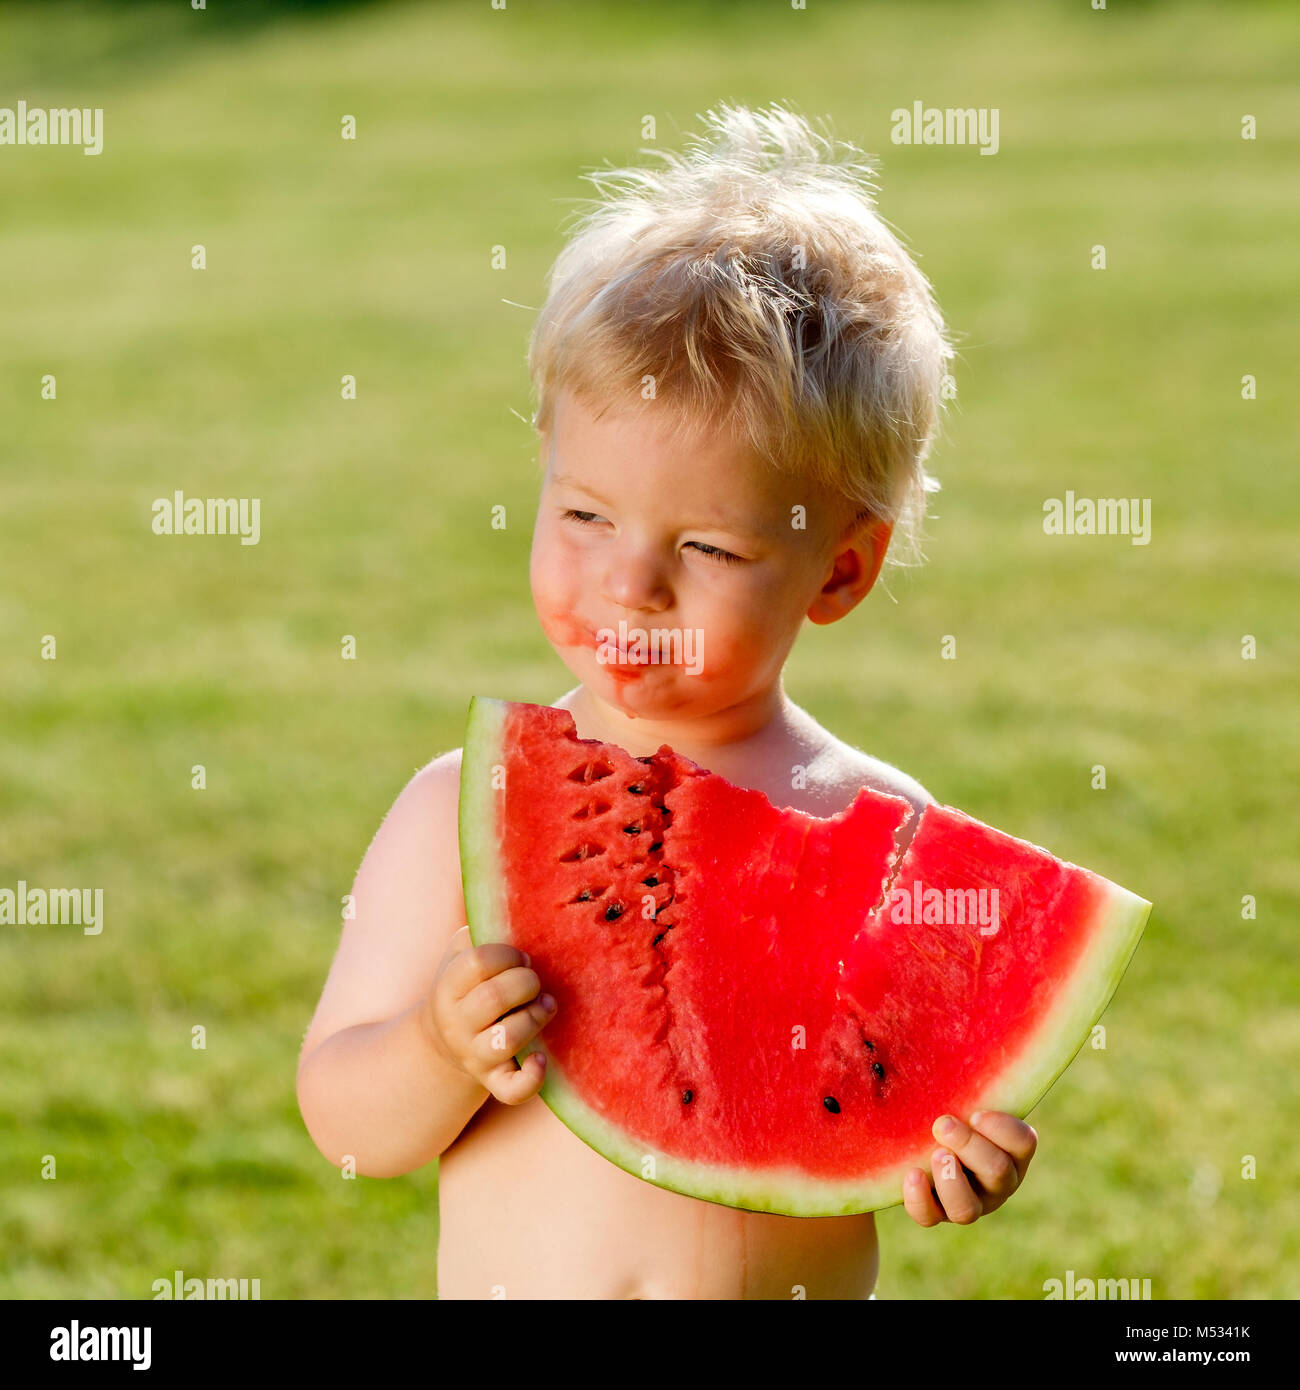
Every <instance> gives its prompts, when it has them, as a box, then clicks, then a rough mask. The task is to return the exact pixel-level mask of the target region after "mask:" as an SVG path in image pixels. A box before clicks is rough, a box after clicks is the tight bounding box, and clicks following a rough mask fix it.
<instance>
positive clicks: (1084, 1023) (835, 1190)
mask: <svg viewBox="0 0 1300 1390" xmlns="http://www.w3.org/2000/svg"><path fill="white" fill-rule="evenodd" d="M508 714H509V705H508V703H507V702H505V701H502V700H491V699H486V698H484V697H482V696H475V697H474V698H473V699H472V700H471V701H470V710H469V720H468V724H467V728H466V735H465V749H464V755H463V760H462V767H461V789H460V813H459V838H460V850H461V859H462V863H463V865H464V868H465V874H464V880H465V911H466V916H467V917H468V918H469V922H468V926H469V929H470V937H471V939H472V940H473V942H474V944H475V945H476V946H481V945H484V944H486V943H488V942H509V940H510V934H509V930H508V923H507V921H506V893H505V881H506V879H505V871H504V866H503V865H502V864H501V863H500V862H499V861H498V856H497V846H498V844H499V834H498V829H499V827H498V823H497V818H498V805H499V798H498V794H497V792H496V791H495V790H494V789H493V769H494V767H496V766H502V767H504V765H505V761H506V749H505V748H504V747H503V739H504V732H505V725H506V720H507V718H508ZM1071 867H1073V866H1071ZM1093 878H1094V880H1095V882H1096V884H1097V888H1098V906H1097V909H1096V911H1095V912H1094V914H1093V918H1092V922H1091V924H1090V925H1089V927H1088V928H1087V929H1088V930H1089V931H1090V937H1091V939H1090V940H1089V943H1088V945H1087V947H1086V948H1085V951H1084V953H1083V955H1082V956H1081V957H1080V959H1079V962H1078V964H1077V965H1076V966H1075V968H1074V970H1073V971H1072V972H1071V973H1072V975H1073V977H1074V978H1075V979H1076V980H1077V982H1078V983H1077V985H1076V987H1075V988H1074V989H1072V990H1063V991H1062V992H1061V994H1060V995H1059V996H1058V998H1057V999H1056V1001H1055V1003H1054V1004H1053V1006H1052V1009H1051V1011H1050V1012H1049V1013H1048V1015H1047V1016H1046V1017H1045V1018H1044V1019H1043V1021H1042V1022H1041V1023H1040V1024H1039V1026H1038V1027H1037V1028H1035V1029H1034V1031H1033V1033H1032V1034H1030V1035H1029V1036H1027V1037H1026V1039H1025V1041H1024V1043H1023V1044H1022V1045H1021V1047H1020V1048H1019V1051H1018V1057H1017V1060H1016V1061H1015V1062H1013V1063H1012V1065H1011V1066H1010V1067H1009V1068H1007V1069H1006V1070H1004V1071H1003V1072H1001V1073H1000V1074H999V1075H998V1077H997V1079H996V1081H995V1082H994V1084H993V1085H992V1086H991V1087H990V1088H989V1089H988V1091H987V1092H986V1093H984V1094H983V1095H981V1096H980V1097H978V1098H977V1099H976V1101H975V1102H974V1103H973V1104H972V1106H971V1111H972V1112H974V1111H978V1110H1002V1111H1007V1112H1008V1113H1010V1114H1013V1115H1017V1116H1020V1117H1021V1118H1023V1117H1024V1116H1026V1115H1028V1114H1029V1112H1030V1111H1031V1110H1032V1109H1033V1108H1034V1106H1036V1105H1037V1104H1038V1102H1039V1101H1040V1100H1042V1098H1043V1097H1044V1096H1045V1095H1046V1094H1047V1092H1048V1091H1049V1090H1050V1089H1051V1087H1052V1085H1053V1084H1054V1083H1055V1082H1056V1081H1057V1079H1058V1078H1059V1077H1060V1076H1061V1075H1062V1074H1063V1073H1064V1072H1065V1070H1066V1068H1067V1067H1068V1066H1069V1065H1070V1063H1071V1062H1072V1061H1073V1060H1074V1058H1075V1056H1077V1054H1078V1053H1079V1052H1080V1050H1081V1049H1082V1048H1083V1046H1084V1044H1085V1043H1086V1042H1087V1040H1088V1036H1089V1034H1090V1032H1091V1030H1092V1028H1093V1026H1094V1025H1095V1024H1096V1023H1097V1021H1098V1020H1099V1019H1100V1018H1101V1016H1102V1014H1103V1013H1104V1012H1105V1010H1106V1006H1107V1005H1108V1004H1109V1003H1110V1000H1111V998H1112V996H1113V995H1114V993H1115V991H1116V989H1117V988H1118V987H1119V982H1120V980H1121V979H1122V978H1123V976H1124V972H1125V970H1126V969H1127V968H1128V964H1129V961H1130V960H1131V959H1132V956H1133V953H1134V951H1135V950H1136V949H1137V944H1138V941H1139V940H1140V939H1141V936H1142V931H1143V929H1144V927H1145V926H1146V922H1147V918H1148V916H1149V915H1150V912H1151V904H1150V903H1149V902H1147V901H1146V899H1144V898H1140V897H1138V896H1137V894H1135V893H1131V892H1129V891H1128V889H1126V888H1122V887H1120V886H1119V884H1116V883H1112V882H1110V881H1109V880H1108V879H1103V878H1101V877H1100V876H1099V875H1093ZM538 1051H540V1052H543V1053H544V1054H545V1055H546V1080H545V1081H544V1082H543V1084H542V1088H541V1091H540V1095H541V1097H542V1100H543V1101H544V1102H545V1103H546V1104H547V1106H549V1108H550V1109H551V1111H552V1112H553V1113H554V1114H555V1115H556V1116H558V1117H559V1119H560V1120H561V1121H563V1123H564V1124H565V1125H566V1126H567V1127H568V1128H569V1129H570V1130H572V1132H573V1133H574V1134H576V1135H577V1136H578V1138H580V1139H581V1140H582V1141H583V1142H584V1143H585V1144H587V1145H588V1146H589V1147H590V1148H592V1149H594V1150H595V1151H596V1152H597V1153H599V1154H601V1155H603V1156H604V1157H605V1158H607V1159H609V1160H610V1162H612V1163H614V1164H616V1165H617V1166H618V1167H620V1168H622V1169H624V1170H625V1171H626V1172H628V1173H631V1174H632V1175H633V1176H634V1177H638V1178H643V1179H644V1180H645V1181H647V1182H650V1183H653V1184H654V1185H655V1186H656V1187H662V1188H666V1189H668V1190H669V1191H672V1192H679V1193H682V1194H683V1195H684V1196H688V1197H697V1198H700V1199H701V1200H703V1201H707V1202H720V1203H723V1204H724V1205H726V1206H731V1207H740V1208H743V1209H745V1210H748V1211H766V1212H773V1213H778V1214H781V1215H786V1216H805V1217H817V1216H850V1215H858V1214H862V1213H864V1212H869V1211H879V1210H881V1209H883V1208H885V1207H891V1206H897V1205H899V1204H900V1203H901V1202H902V1200H903V1192H902V1188H903V1178H904V1177H905V1176H906V1174H907V1172H908V1170H909V1169H911V1168H921V1169H922V1170H924V1171H926V1172H928V1171H929V1168H930V1155H931V1153H933V1152H934V1149H935V1147H936V1146H937V1145H936V1144H935V1143H934V1142H932V1141H929V1140H927V1141H926V1143H925V1144H924V1145H923V1146H921V1147H920V1148H918V1150H917V1152H916V1154H915V1155H914V1156H913V1157H911V1158H909V1159H908V1160H906V1161H904V1162H900V1163H896V1164H893V1165H891V1166H890V1167H889V1168H887V1169H885V1170H883V1171H881V1172H879V1173H878V1174H876V1175H875V1176H873V1177H872V1178H870V1179H859V1180H852V1181H845V1182H837V1181H833V1180H828V1179H824V1178H819V1177H815V1176H812V1175H810V1174H808V1173H804V1172H801V1171H799V1170H797V1169H794V1170H780V1169H772V1168H765V1169H762V1170H757V1169H751V1168H735V1167H726V1166H722V1165H715V1164H705V1163H700V1162H697V1161H695V1160H685V1159H679V1158H676V1157H674V1156H672V1155H670V1154H664V1153H659V1152H657V1151H655V1150H654V1149H653V1148H650V1147H648V1146H647V1145H646V1144H645V1143H644V1142H642V1141H640V1140H637V1139H635V1138H633V1137H632V1136H630V1135H628V1134H627V1133H626V1132H625V1131H624V1130H623V1129H621V1128H620V1127H619V1126H617V1125H615V1124H613V1123H611V1122H610V1121H609V1120H607V1119H606V1118H605V1117H604V1116H602V1115H600V1114H598V1113H597V1112H596V1111H594V1110H593V1109H592V1108H591V1107H590V1106H589V1105H588V1104H587V1103H586V1102H585V1101H584V1100H583V1099H582V1097H581V1095H579V1093H578V1092H577V1090H576V1089H575V1088H574V1087H573V1086H572V1085H570V1083H569V1082H568V1080H567V1079H566V1077H565V1076H564V1074H563V1072H562V1070H561V1069H560V1067H559V1066H558V1065H557V1063H556V1061H555V1058H554V1057H553V1056H552V1055H551V1054H550V1052H549V1051H548V1050H547V1049H546V1046H545V1041H544V1038H543V1037H541V1036H539V1037H537V1038H535V1039H533V1041H532V1042H530V1043H528V1044H527V1045H526V1046H525V1047H524V1048H523V1049H522V1050H521V1051H520V1052H519V1054H518V1058H517V1060H518V1061H519V1062H520V1063H522V1062H523V1059H524V1058H525V1057H527V1056H528V1055H529V1054H530V1053H533V1052H538ZM961 1118H962V1119H969V1118H970V1117H969V1115H963V1116H962V1117H961ZM935 1119H938V1114H936V1115H935ZM650 1160H653V1163H651V1162H650Z"/></svg>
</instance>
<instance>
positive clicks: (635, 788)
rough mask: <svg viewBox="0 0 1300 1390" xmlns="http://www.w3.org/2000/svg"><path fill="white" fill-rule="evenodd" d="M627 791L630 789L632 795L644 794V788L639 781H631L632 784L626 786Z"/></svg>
mask: <svg viewBox="0 0 1300 1390" xmlns="http://www.w3.org/2000/svg"><path fill="white" fill-rule="evenodd" d="M628 791H630V792H631V793H632V795H633V796H641V795H643V794H644V792H645V788H644V787H643V786H642V785H641V783H640V782H633V783H632V785H631V786H630V787H629V788H628Z"/></svg>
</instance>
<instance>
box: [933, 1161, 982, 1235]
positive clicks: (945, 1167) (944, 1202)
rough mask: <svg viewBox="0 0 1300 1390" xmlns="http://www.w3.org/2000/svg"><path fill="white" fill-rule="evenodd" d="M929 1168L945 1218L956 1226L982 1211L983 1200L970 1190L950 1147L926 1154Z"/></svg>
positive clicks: (970, 1219) (976, 1219)
mask: <svg viewBox="0 0 1300 1390" xmlns="http://www.w3.org/2000/svg"><path fill="white" fill-rule="evenodd" d="M930 1171H931V1172H932V1173H933V1174H934V1190H935V1193H936V1194H937V1196H938V1198H939V1204H940V1205H941V1206H942V1207H943V1209H944V1213H945V1214H946V1215H947V1217H948V1220H949V1221H951V1222H953V1223H954V1224H955V1225H957V1226H969V1225H970V1224H971V1222H972V1221H978V1220H979V1218H980V1217H981V1216H982V1215H983V1214H984V1207H983V1204H982V1203H981V1202H980V1199H979V1198H978V1197H977V1196H976V1195H975V1192H974V1191H973V1190H972V1188H971V1185H970V1182H969V1181H968V1180H967V1177H966V1174H965V1173H964V1172H963V1171H962V1166H961V1163H960V1162H959V1160H958V1158H957V1155H956V1154H954V1153H953V1152H952V1151H951V1150H950V1149H936V1150H935V1151H934V1153H933V1154H931V1155H930Z"/></svg>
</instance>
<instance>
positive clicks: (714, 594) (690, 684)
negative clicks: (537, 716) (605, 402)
mask: <svg viewBox="0 0 1300 1390" xmlns="http://www.w3.org/2000/svg"><path fill="white" fill-rule="evenodd" d="M653 409H654V407H653V405H650V406H647V407H646V409H645V410H644V411H643V412H641V413H635V414H617V415H616V414H614V412H613V411H612V410H611V411H608V412H606V413H605V414H604V415H603V416H601V418H600V419H597V418H596V415H595V412H594V410H593V409H592V408H591V407H590V406H589V405H588V404H587V403H586V402H585V401H583V400H582V399H580V398H578V397H576V396H574V395H573V394H571V393H570V392H564V393H562V394H561V395H560V397H559V398H558V399H557V402H556V406H555V414H554V417H553V431H552V434H551V436H550V437H549V438H545V439H543V441H542V447H543V458H544V459H545V461H546V476H545V479H544V481H543V484H542V493H541V499H540V503H539V506H538V512H537V524H536V528H535V530H534V533H533V549H532V561H531V568H530V579H531V583H532V590H533V602H534V604H535V605H536V608H537V614H538V617H539V619H540V621H541V624H542V629H543V631H545V633H546V635H547V637H548V638H549V639H550V641H551V642H552V644H553V645H554V646H555V648H556V651H557V652H558V653H559V656H560V659H561V660H562V661H563V662H564V663H565V665H566V666H567V667H568V668H569V670H570V671H572V672H573V674H574V675H575V676H577V678H578V679H579V680H580V681H581V682H582V684H583V685H584V686H586V687H587V689H588V690H589V691H590V692H591V693H592V694H593V695H594V696H596V698H597V699H599V700H602V701H604V702H606V703H608V704H610V705H612V706H614V707H616V708H617V709H619V710H620V711H622V712H623V713H624V714H628V715H634V716H636V717H639V718H645V719H652V720H653V719H665V718H694V717H700V716H704V715H709V714H714V713H717V712H718V711H720V710H724V709H729V708H731V707H732V706H735V705H738V704H740V703H742V702H744V701H747V700H753V699H754V698H755V697H757V696H760V695H761V694H762V693H763V692H764V691H765V690H767V689H770V688H771V687H773V686H774V685H775V684H776V682H777V681H778V679H779V676H780V673H781V668H782V666H783V664H784V662H785V658H786V655H787V653H788V652H789V650H790V647H791V646H792V644H793V642H794V639H795V637H796V636H797V635H798V632H799V628H800V626H801V624H802V622H803V619H804V618H805V617H809V618H811V619H812V620H813V621H814V622H818V623H828V622H834V621H835V619H836V618H839V617H842V616H843V615H844V613H846V612H848V611H849V610H850V609H851V608H852V607H854V606H855V605H856V604H857V603H858V602H859V601H860V600H861V598H862V597H863V596H864V595H865V594H866V593H867V592H868V590H870V588H871V585H872V583H873V582H874V580H875V577H876V575H877V573H878V572H879V569H880V564H881V562H882V561H883V559H884V554H885V548H886V546H887V545H888V541H889V528H888V527H887V526H883V525H881V524H879V523H876V524H875V525H870V524H868V525H865V526H863V527H860V528H858V529H857V530H856V531H855V530H854V529H853V528H852V527H851V526H850V525H847V524H846V523H848V522H849V521H851V518H852V511H851V509H846V507H845V505H844V504H842V503H841V504H840V505H839V506H838V507H837V508H835V509H832V508H831V507H830V506H828V505H825V504H822V503H820V502H819V501H818V500H817V499H816V498H814V497H813V496H811V495H809V493H808V491H807V489H806V488H804V487H801V485H800V483H799V482H798V481H797V480H795V479H793V478H789V477H782V476H780V475H778V474H777V473H776V472H775V471H774V470H772V469H770V468H766V467H764V466H763V465H762V464H761V463H760V462H758V461H755V460H753V459H751V458H750V457H749V456H748V455H747V453H746V451H744V450H743V449H741V448H740V447H738V446H737V445H736V444H735V443H733V442H732V441H731V440H730V439H729V438H727V437H726V436H725V435H721V434H717V435H709V434H707V433H703V434H701V435H699V436H697V437H695V438H694V439H691V440H688V441H686V442H682V441H681V440H678V441H673V440H672V439H671V438H670V437H669V435H668V434H667V432H666V431H664V430H662V429H659V428H656V426H655V422H654V416H653ZM548 445H549V446H550V447H549V452H548ZM798 508H803V509H804V511H805V513H806V524H805V525H803V526H799V525H795V524H792V522H793V521H794V519H795V518H796V517H797V515H798V512H797V509H798ZM575 513H576V515H575ZM718 551H721V552H725V553H726V554H727V555H730V556H734V557H736V558H735V559H734V560H727V559H724V558H723V556H722V555H719V554H718V553H716V552H718ZM620 622H622V623H625V624H626V627H627V631H626V643H627V646H628V647H629V648H631V647H632V645H633V644H634V643H635V642H636V641H637V638H638V633H639V632H644V633H645V634H646V636H645V638H644V639H643V640H644V641H645V642H646V643H647V644H648V643H649V642H650V640H651V637H650V634H651V633H654V632H657V633H659V634H660V638H659V640H660V641H661V642H663V643H664V644H665V648H666V646H667V640H668V639H667V638H665V637H664V636H663V634H665V633H667V634H670V635H671V637H672V638H673V639H675V642H676V645H675V647H673V648H672V649H671V650H668V651H667V655H664V654H663V651H664V649H661V654H660V655H659V656H658V657H656V656H654V655H653V654H652V655H651V659H650V660H648V661H645V662H642V663H639V664H624V663H622V662H620V661H619V660H618V644H619V640H620V638H621V637H622V634H621V633H620V630H619V624H620ZM600 629H609V630H611V631H612V633H613V634H614V636H613V647H612V648H611V647H610V646H609V645H604V646H603V649H602V642H604V643H608V642H609V634H608V633H607V634H605V635H604V637H603V638H602V639H598V637H597V633H598V632H599V631H600ZM598 649H602V650H598ZM602 654H603V655H604V657H605V659H604V660H602V659H601V655H602ZM633 654H634V655H635V653H633ZM611 657H612V658H613V659H611ZM670 658H671V662H672V664H668V662H669V659H670Z"/></svg>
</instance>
